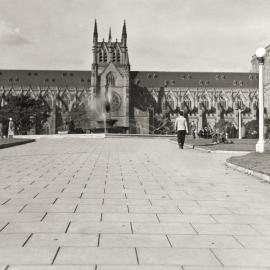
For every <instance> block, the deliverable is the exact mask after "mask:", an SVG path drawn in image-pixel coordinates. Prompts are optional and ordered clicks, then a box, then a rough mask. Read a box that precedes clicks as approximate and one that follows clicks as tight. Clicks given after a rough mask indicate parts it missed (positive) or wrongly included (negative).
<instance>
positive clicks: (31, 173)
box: [0, 138, 270, 270]
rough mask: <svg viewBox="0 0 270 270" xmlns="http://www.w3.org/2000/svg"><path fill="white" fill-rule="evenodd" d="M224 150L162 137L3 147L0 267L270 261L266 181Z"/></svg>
mask: <svg viewBox="0 0 270 270" xmlns="http://www.w3.org/2000/svg"><path fill="white" fill-rule="evenodd" d="M227 157H228V155H225V154H209V153H201V152H197V151H195V150H191V149H184V150H179V149H178V148H177V147H176V145H175V144H172V143H170V142H168V140H166V139H136V138H124V139H54V140H50V139H41V140H40V141H38V142H36V143H32V144H28V145H23V146H18V147H13V148H9V149H3V150H1V151H0V270H3V269H8V270H15V269H16V270H32V269H33V270H64V269H65V270H180V269H182V270H183V269H184V270H197V269H212V270H217V269H230V270H232V269H233V270H236V269H242V270H243V269H250V270H251V269H261V270H262V269H270V207H269V205H270V185H269V184H266V183H262V182H261V181H259V180H258V179H256V178H253V177H250V176H247V175H242V174H241V173H238V172H235V171H232V170H230V169H227V168H225V166H224V161H225V159H226V158H227ZM248 267H250V268H248ZM267 267H268V268H267Z"/></svg>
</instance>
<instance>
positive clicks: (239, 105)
mask: <svg viewBox="0 0 270 270" xmlns="http://www.w3.org/2000/svg"><path fill="white" fill-rule="evenodd" d="M235 105H236V108H237V109H243V108H244V107H245V104H244V102H243V100H242V99H241V98H238V99H237V101H236V102H235Z"/></svg>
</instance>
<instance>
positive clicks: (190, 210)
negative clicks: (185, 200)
mask: <svg viewBox="0 0 270 270" xmlns="http://www.w3.org/2000/svg"><path fill="white" fill-rule="evenodd" d="M180 210H181V211H182V213H183V214H197V215H203V214H208V215H210V214H231V213H232V212H231V211H229V210H228V209H226V208H221V207H198V206H194V207H185V206H182V207H180Z"/></svg>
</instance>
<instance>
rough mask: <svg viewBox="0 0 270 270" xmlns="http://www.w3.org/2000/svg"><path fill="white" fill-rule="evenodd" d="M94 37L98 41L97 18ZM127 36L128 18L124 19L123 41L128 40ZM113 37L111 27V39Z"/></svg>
mask: <svg viewBox="0 0 270 270" xmlns="http://www.w3.org/2000/svg"><path fill="white" fill-rule="evenodd" d="M93 38H94V41H96V42H97V41H98V30H97V20H95V25H94V34H93ZM126 38H127V28H126V20H124V24H123V29H122V39H121V41H123V40H126ZM111 39H112V32H111V27H110V29H109V41H111Z"/></svg>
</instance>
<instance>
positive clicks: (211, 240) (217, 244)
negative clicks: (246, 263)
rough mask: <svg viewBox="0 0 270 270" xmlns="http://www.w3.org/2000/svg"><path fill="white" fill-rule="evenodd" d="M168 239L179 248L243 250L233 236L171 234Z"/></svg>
mask: <svg viewBox="0 0 270 270" xmlns="http://www.w3.org/2000/svg"><path fill="white" fill-rule="evenodd" d="M168 238H169V240H170V242H171V244H172V246H173V247H177V248H242V246H241V245H240V244H239V243H238V242H237V241H236V240H235V239H234V238H233V237H232V236H221V235H218V236H216V235H172V234H169V235H168Z"/></svg>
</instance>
